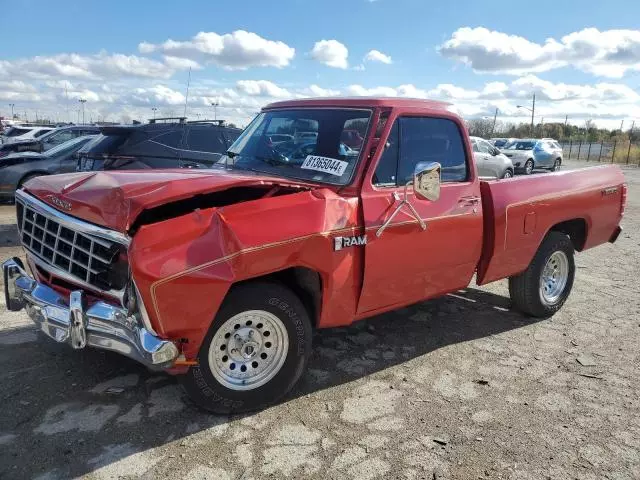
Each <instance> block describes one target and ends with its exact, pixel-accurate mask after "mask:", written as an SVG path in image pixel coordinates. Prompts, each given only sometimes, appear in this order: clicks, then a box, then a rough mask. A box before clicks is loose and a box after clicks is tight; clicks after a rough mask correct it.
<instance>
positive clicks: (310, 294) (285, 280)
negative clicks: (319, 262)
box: [240, 267, 322, 326]
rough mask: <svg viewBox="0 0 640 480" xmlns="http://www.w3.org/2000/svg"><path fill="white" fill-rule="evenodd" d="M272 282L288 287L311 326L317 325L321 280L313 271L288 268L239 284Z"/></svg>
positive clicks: (320, 299)
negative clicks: (304, 310) (306, 312)
mask: <svg viewBox="0 0 640 480" xmlns="http://www.w3.org/2000/svg"><path fill="white" fill-rule="evenodd" d="M255 280H260V281H265V280H266V281H274V282H278V283H281V284H283V285H285V286H287V287H289V288H290V289H291V290H292V291H293V292H294V293H295V294H296V295H297V296H298V298H300V300H301V301H302V303H303V304H304V306H305V307H306V309H307V311H308V312H309V317H310V318H311V324H312V325H314V326H315V325H317V323H318V320H319V319H320V308H321V305H322V278H321V277H320V274H319V273H318V272H316V271H315V270H313V269H311V268H307V267H290V268H286V269H284V270H279V271H277V272H272V273H269V274H267V275H263V276H261V277H253V278H250V279H248V280H243V281H242V282H240V283H248V282H253V281H255Z"/></svg>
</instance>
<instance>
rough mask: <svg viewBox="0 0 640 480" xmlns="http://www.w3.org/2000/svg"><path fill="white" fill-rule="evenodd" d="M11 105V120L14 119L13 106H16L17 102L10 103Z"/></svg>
mask: <svg viewBox="0 0 640 480" xmlns="http://www.w3.org/2000/svg"><path fill="white" fill-rule="evenodd" d="M9 106H10V107H11V120H13V107H15V106H16V104H15V103H10V104H9Z"/></svg>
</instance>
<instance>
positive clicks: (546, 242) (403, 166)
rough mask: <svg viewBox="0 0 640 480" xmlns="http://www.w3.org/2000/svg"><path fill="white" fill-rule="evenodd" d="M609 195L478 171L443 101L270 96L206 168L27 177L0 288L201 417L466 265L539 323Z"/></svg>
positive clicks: (565, 286) (445, 286)
mask: <svg viewBox="0 0 640 480" xmlns="http://www.w3.org/2000/svg"><path fill="white" fill-rule="evenodd" d="M300 132H304V138H303V144H304V145H303V146H304V148H300V147H301V145H300V144H299V142H298V141H297V140H301V139H302V138H301V136H302V134H301V133H300ZM344 132H351V133H349V134H345V133H344ZM353 132H357V135H356V134H355V133H353ZM275 135H280V136H279V137H276V138H277V139H278V141H276V142H274V141H273V137H274V136H275ZM296 135H297V136H296ZM354 136H356V137H362V142H349V143H350V145H346V144H345V143H344V140H345V139H346V138H348V137H351V138H353V137H354ZM280 140H282V141H280ZM625 199H626V186H625V184H624V177H623V175H622V173H621V171H620V169H619V168H617V167H614V166H602V167H594V168H592V169H583V170H580V171H562V172H556V173H550V174H547V175H535V176H530V177H522V178H509V179H504V180H494V181H481V180H480V178H479V176H478V171H477V168H476V165H475V163H474V157H473V152H472V149H471V144H470V141H469V136H468V133H467V131H466V129H465V126H464V123H463V121H462V119H461V118H460V117H459V116H457V115H456V114H455V113H452V112H451V111H450V110H449V107H448V105H446V104H444V103H440V102H433V101H428V100H415V99H397V98H393V99H386V98H340V99H335V98H333V99H309V100H292V101H285V102H278V103H274V104H271V105H268V106H266V107H265V108H264V109H263V110H262V111H261V112H260V113H259V114H258V115H257V116H256V118H255V119H254V120H253V121H252V122H251V124H250V125H249V126H248V127H247V128H246V129H245V130H244V131H243V132H242V134H241V135H240V136H239V137H238V139H237V140H236V141H235V142H234V143H233V145H231V147H230V148H229V149H228V151H227V153H226V155H224V156H223V157H222V158H221V159H220V161H219V162H218V163H217V164H216V165H214V167H213V168H212V169H210V170H203V169H197V170H195V169H193V170H188V169H175V170H156V171H149V170H147V171H103V172H81V173H74V174H68V175H57V176H51V177H45V178H43V177H40V178H36V179H33V180H31V181H29V182H27V183H26V184H25V185H24V188H23V189H22V190H19V191H18V192H17V193H16V208H17V217H18V228H19V232H20V238H21V241H22V244H23V246H24V248H25V250H26V251H27V262H26V264H23V263H22V262H21V261H20V260H19V259H17V258H14V259H11V260H8V261H6V262H5V263H4V264H3V272H4V276H5V296H6V300H7V306H8V308H9V309H11V310H21V309H25V310H26V312H27V313H28V315H29V316H30V317H31V318H32V320H33V321H34V322H35V324H36V325H38V327H39V328H40V329H41V330H42V331H43V332H44V333H45V334H47V335H48V336H49V337H51V338H52V339H53V340H55V341H58V342H63V343H67V344H69V345H70V346H72V347H73V348H85V347H87V346H88V347H94V348H101V349H107V350H112V351H116V352H119V353H122V354H124V355H127V356H129V357H131V358H134V359H136V360H138V361H140V362H142V363H143V364H145V365H147V366H148V367H149V368H153V369H162V370H165V371H167V372H169V373H173V374H176V375H178V378H179V379H180V381H181V383H182V385H183V386H184V388H185V390H186V391H187V392H188V394H189V395H190V396H191V398H192V399H193V400H194V401H195V402H196V403H197V404H198V405H200V406H201V407H202V408H204V409H207V410H209V411H212V412H217V413H229V412H243V411H249V410H255V409H258V408H261V407H263V406H266V405H269V404H271V403H273V402H275V401H277V400H278V399H279V398H281V397H282V396H283V395H285V394H286V393H287V392H288V391H289V390H290V389H291V388H292V387H293V385H294V384H295V383H296V382H297V380H298V379H299V378H300V376H301V375H302V373H303V371H304V369H305V366H306V363H307V360H308V359H309V356H310V353H311V349H312V336H313V330H314V329H316V328H329V327H337V326H345V325H349V324H351V323H352V322H354V321H357V320H361V319H364V318H367V317H371V316H373V315H377V314H379V313H382V312H386V311H389V310H392V309H395V308H398V307H401V306H405V305H410V304H412V303H415V302H419V301H424V300H427V299H430V298H434V297H437V296H439V295H443V294H445V293H448V292H454V291H456V290H458V289H461V288H464V287H466V286H467V285H468V284H469V282H471V280H472V277H473V276H474V274H475V275H476V281H477V283H478V284H485V283H488V282H491V281H495V280H499V279H509V291H510V295H511V300H512V304H513V308H514V309H517V310H519V311H521V312H523V313H524V314H526V315H530V316H535V317H548V316H551V315H553V314H554V313H555V312H556V311H558V309H560V308H561V307H562V305H563V304H564V302H565V301H566V299H567V297H568V295H569V293H570V292H571V288H572V286H573V280H574V273H575V263H574V254H575V252H579V251H582V250H585V249H588V248H592V247H595V246H597V245H600V244H602V243H605V242H614V241H615V240H616V238H617V236H618V235H619V233H620V231H621V228H620V226H619V224H620V220H621V219H622V215H623V213H624V205H625ZM402 334H403V333H402V332H401V331H399V332H398V335H402Z"/></svg>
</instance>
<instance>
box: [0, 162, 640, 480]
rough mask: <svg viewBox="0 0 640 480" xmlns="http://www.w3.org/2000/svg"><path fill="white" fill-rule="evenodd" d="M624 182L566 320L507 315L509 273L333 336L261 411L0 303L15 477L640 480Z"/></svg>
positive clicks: (639, 175)
mask: <svg viewBox="0 0 640 480" xmlns="http://www.w3.org/2000/svg"><path fill="white" fill-rule="evenodd" d="M574 166H575V165H574ZM625 174H626V176H627V181H628V184H629V204H628V207H627V213H626V215H625V218H624V222H623V226H624V227H625V232H624V233H623V234H622V235H621V237H620V239H619V240H618V242H617V243H616V244H615V245H604V246H601V247H599V248H597V249H594V250H591V251H588V252H585V253H584V254H580V255H579V256H578V257H577V266H578V270H577V275H576V282H575V285H574V289H573V293H572V294H571V297H570V298H569V300H568V302H567V303H566V305H565V306H564V308H563V309H562V311H561V312H559V313H558V314H557V315H555V316H554V317H553V318H551V319H549V320H544V321H535V320H531V319H528V318H525V317H523V316H521V315H520V314H518V313H515V312H512V311H510V310H509V300H508V298H507V288H506V282H504V281H503V282H498V283H496V284H492V285H489V286H488V287H483V288H469V289H467V290H465V291H463V292H459V294H457V295H449V296H446V297H444V298H441V299H438V300H435V301H431V302H425V303H421V304H418V305H415V306H412V307H410V308H405V309H402V310H399V311H396V312H393V313H389V314H385V315H382V316H379V317H376V318H373V319H371V320H369V321H365V322H360V323H358V324H356V325H354V326H353V327H350V328H344V329H337V330H329V331H322V332H319V333H317V334H316V337H315V339H314V341H315V350H314V356H313V358H312V361H311V364H310V368H309V371H308V373H307V374H306V375H305V376H304V377H303V379H302V381H301V383H300V384H299V386H298V387H297V389H296V390H295V392H293V393H292V394H291V395H290V396H289V397H288V398H287V399H286V401H284V402H282V403H281V404H279V405H277V406H274V407H272V408H269V409H267V410H264V411H262V412H259V413H256V414H252V415H244V416H232V417H219V416H212V415H207V414H204V413H201V412H199V411H198V410H197V409H196V408H194V407H193V406H192V405H191V404H190V403H189V401H188V400H187V399H186V398H185V397H184V395H183V394H182V391H181V389H180V388H179V387H178V386H177V384H176V382H175V380H174V379H173V378H171V377H169V376H165V375H158V374H154V373H150V372H148V371H146V370H144V369H143V368H141V367H140V366H138V365H137V364H135V363H133V362H131V361H128V360H127V359H124V358H121V357H119V356H116V355H111V354H108V353H104V352H98V351H90V350H87V351H72V350H70V349H67V348H64V347H62V346H58V345H55V344H53V343H52V342H50V341H48V340H46V339H41V338H39V337H38V336H37V335H36V333H35V332H34V330H33V328H32V327H31V326H29V324H28V323H27V322H26V320H25V315H24V314H23V313H17V314H16V313H11V312H6V311H5V308H4V306H1V307H0V309H1V310H0V325H1V326H0V365H1V368H0V381H1V382H2V386H3V388H2V391H1V392H0V399H1V401H2V405H3V407H2V415H0V478H7V479H21V478H39V479H48V480H51V479H56V478H70V477H83V478H90V479H111V478H149V479H155V478H181V477H182V478H190V479H216V480H225V479H243V480H248V479H251V478H253V479H258V478H301V477H305V478H318V479H326V478H331V479H342V478H345V479H359V480H360V479H363V480H366V479H373V478H384V479H389V478H406V479H413V478H427V479H433V478H456V479H458V478H461V479H476V478H492V479H493V478H508V479H541V478H552V479H565V478H566V479H569V478H571V479H576V478H579V479H602V478H608V479H634V478H635V479H637V478H640V400H639V399H638V395H639V393H640V388H639V383H638V371H639V368H638V367H639V366H640V357H639V356H638V346H639V342H638V334H639V333H640V280H639V277H638V272H640V251H639V248H638V247H639V245H640V233H639V232H640V170H638V169H627V170H625ZM5 208H7V209H8V208H10V207H0V209H1V210H3V211H2V212H0V218H3V219H4V218H9V219H10V218H11V213H10V211H9V210H7V211H4V209H5ZM10 235H11V227H5V229H4V230H0V237H1V238H0V244H2V245H9V246H7V247H2V248H0V250H2V254H1V255H0V258H5V257H8V256H10V255H15V254H16V252H18V251H19V250H18V249H17V248H15V247H12V246H11V245H12V244H13V243H14V241H13V242H12V241H11V239H9V241H7V238H8V236H9V237H10ZM2 301H4V299H2Z"/></svg>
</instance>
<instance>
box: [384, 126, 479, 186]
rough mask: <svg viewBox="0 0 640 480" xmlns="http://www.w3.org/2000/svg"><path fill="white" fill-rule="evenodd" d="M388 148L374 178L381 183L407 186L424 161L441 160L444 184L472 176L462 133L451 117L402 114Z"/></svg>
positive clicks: (394, 128) (388, 140)
mask: <svg viewBox="0 0 640 480" xmlns="http://www.w3.org/2000/svg"><path fill="white" fill-rule="evenodd" d="M384 148H385V150H384V152H383V153H382V155H381V157H380V161H379V162H378V165H377V167H376V170H375V173H374V177H373V182H374V184H375V185H377V186H385V187H386V186H404V185H405V184H406V183H407V182H409V181H410V180H411V178H412V177H413V172H414V170H415V167H416V165H417V164H418V163H421V162H438V163H440V165H441V166H442V182H443V183H452V182H463V181H466V180H467V179H468V176H469V167H468V159H467V156H466V151H465V147H464V141H463V137H462V133H461V132H460V129H459V128H458V125H457V124H456V123H455V122H454V121H452V120H449V119H447V118H436V117H399V118H397V119H396V121H395V122H394V125H393V126H392V127H391V131H390V133H389V138H388V139H387V142H386V143H385V147H384ZM394 172H396V173H395V175H394Z"/></svg>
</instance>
